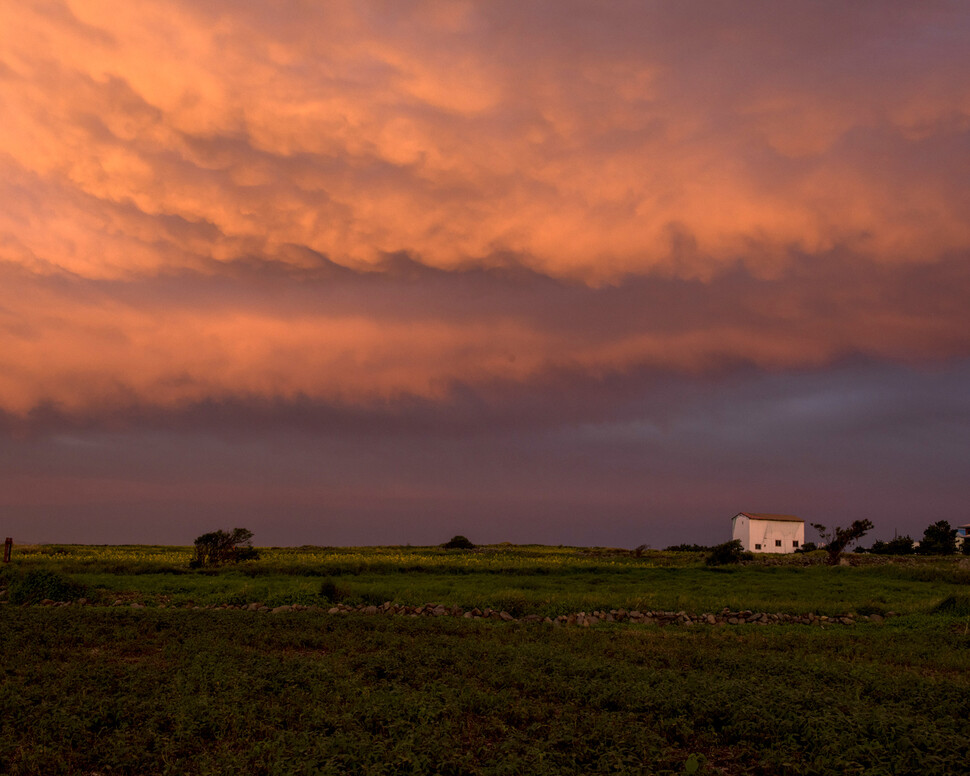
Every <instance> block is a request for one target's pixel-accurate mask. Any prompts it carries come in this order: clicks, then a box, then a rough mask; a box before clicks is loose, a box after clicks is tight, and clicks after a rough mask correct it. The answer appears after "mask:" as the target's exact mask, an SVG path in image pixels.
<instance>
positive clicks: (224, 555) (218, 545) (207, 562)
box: [189, 528, 259, 568]
mask: <svg viewBox="0 0 970 776" xmlns="http://www.w3.org/2000/svg"><path fill="white" fill-rule="evenodd" d="M252 538H253V532H252V531H250V530H247V529H246V528H233V529H232V531H231V532H229V531H222V530H219V531H213V532H211V533H207V534H202V536H200V537H199V538H198V539H196V540H195V557H194V558H193V559H192V562H191V563H190V564H189V565H190V566H192V568H201V567H203V566H217V565H218V564H220V563H237V562H238V561H241V560H251V559H254V558H258V557H259V553H258V552H257V551H256V549H255V548H254V547H253V546H252V544H251V542H252Z"/></svg>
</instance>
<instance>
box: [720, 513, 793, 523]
mask: <svg viewBox="0 0 970 776" xmlns="http://www.w3.org/2000/svg"><path fill="white" fill-rule="evenodd" d="M741 515H744V516H745V517H750V518H751V519H752V520H773V521H775V522H776V523H804V522H805V521H804V520H802V519H801V518H800V517H795V516H794V515H769V514H766V513H765V512H738V514H737V515H735V517H740V516H741Z"/></svg>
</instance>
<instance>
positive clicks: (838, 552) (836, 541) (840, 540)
mask: <svg viewBox="0 0 970 776" xmlns="http://www.w3.org/2000/svg"><path fill="white" fill-rule="evenodd" d="M811 526H812V528H814V529H815V530H816V531H818V535H819V537H821V539H822V541H823V542H825V546H824V547H823V548H822V549H824V550H825V551H826V552H827V553H828V554H829V557H828V564H829V565H830V566H834V565H835V564H836V563H838V562H839V558H841V557H842V553H843V552H844V551H845V548H846V547H848V546H849V544H851V543H852V542H855V541H858V540H859V539H861V538H862V537H863V536H865V535H866V534H867V533H869V531H871V530H872V528H873V525H872V521H871V520H854V521H853V522H852V525H850V526H849V527H848V528H839V527H838V526H836V527H834V528H833V529H832V530H831V531H830V530H829V529H828V528H826V527H825V526H824V525H822V524H821V523H811Z"/></svg>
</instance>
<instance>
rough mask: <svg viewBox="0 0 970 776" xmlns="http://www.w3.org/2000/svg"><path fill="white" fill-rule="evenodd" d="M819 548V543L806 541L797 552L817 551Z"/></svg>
mask: <svg viewBox="0 0 970 776" xmlns="http://www.w3.org/2000/svg"><path fill="white" fill-rule="evenodd" d="M817 549H818V545H817V544H816V543H815V542H805V543H804V544H803V545H802V546H801V547H799V548H798V549H797V550H795V552H815V550H817Z"/></svg>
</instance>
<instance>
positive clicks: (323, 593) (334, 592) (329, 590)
mask: <svg viewBox="0 0 970 776" xmlns="http://www.w3.org/2000/svg"><path fill="white" fill-rule="evenodd" d="M349 596H350V591H349V590H348V589H347V588H345V587H340V586H339V585H338V584H337V583H336V582H334V581H333V580H332V579H325V580H323V582H321V583H320V597H321V598H322V599H324V600H325V601H327V602H328V603H331V604H339V603H340V602H341V601H343V600H345V599H346V598H348V597H349Z"/></svg>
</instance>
